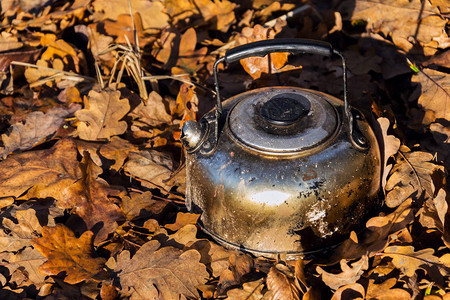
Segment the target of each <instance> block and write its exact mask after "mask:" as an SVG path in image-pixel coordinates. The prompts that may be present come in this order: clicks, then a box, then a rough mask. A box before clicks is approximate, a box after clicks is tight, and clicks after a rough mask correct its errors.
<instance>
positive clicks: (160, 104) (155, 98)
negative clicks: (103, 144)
mask: <svg viewBox="0 0 450 300" xmlns="http://www.w3.org/2000/svg"><path fill="white" fill-rule="evenodd" d="M164 102H165V101H164V100H163V98H162V97H161V96H160V95H159V94H158V93H156V92H155V91H152V92H151V93H150V95H149V96H148V99H146V100H143V101H142V102H141V103H139V105H138V106H137V107H136V108H135V109H133V111H132V112H131V113H130V114H129V115H130V116H131V117H133V118H135V119H137V120H138V121H139V122H142V123H145V124H147V125H150V126H160V125H163V124H170V123H172V116H171V115H170V114H168V113H167V111H166V105H165V103H164Z"/></svg>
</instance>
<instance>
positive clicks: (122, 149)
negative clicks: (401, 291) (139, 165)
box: [97, 136, 137, 172]
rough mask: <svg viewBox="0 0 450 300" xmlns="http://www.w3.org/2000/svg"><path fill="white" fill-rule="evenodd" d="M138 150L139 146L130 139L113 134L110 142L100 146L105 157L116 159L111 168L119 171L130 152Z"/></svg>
mask: <svg viewBox="0 0 450 300" xmlns="http://www.w3.org/2000/svg"><path fill="white" fill-rule="evenodd" d="M136 150H137V147H136V146H134V145H133V144H131V143H130V142H129V141H127V140H124V139H121V138H120V137H118V136H113V137H112V138H111V140H110V141H109V143H107V144H104V145H102V146H101V147H100V154H101V155H102V156H103V157H105V158H107V159H110V160H113V161H114V164H113V165H112V166H111V167H110V169H111V170H114V171H116V172H117V171H119V170H120V168H122V166H123V163H124V162H125V159H126V158H127V156H128V153H130V152H131V151H136ZM97 165H98V164H97Z"/></svg>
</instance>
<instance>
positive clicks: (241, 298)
mask: <svg viewBox="0 0 450 300" xmlns="http://www.w3.org/2000/svg"><path fill="white" fill-rule="evenodd" d="M263 287H264V280H263V278H261V279H259V280H256V281H250V282H246V283H244V284H243V285H242V288H237V289H232V290H229V291H227V296H228V298H227V299H229V300H259V299H263V296H264V295H263V294H262V289H263ZM279 299H291V298H279Z"/></svg>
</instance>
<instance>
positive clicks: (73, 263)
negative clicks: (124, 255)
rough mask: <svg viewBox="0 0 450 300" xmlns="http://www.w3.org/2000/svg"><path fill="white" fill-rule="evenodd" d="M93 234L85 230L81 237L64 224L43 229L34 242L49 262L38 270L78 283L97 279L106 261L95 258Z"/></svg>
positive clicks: (71, 282) (68, 281) (70, 282)
mask: <svg viewBox="0 0 450 300" xmlns="http://www.w3.org/2000/svg"><path fill="white" fill-rule="evenodd" d="M93 235H94V234H93V233H92V231H85V232H84V233H83V234H82V235H81V236H80V237H79V238H76V237H75V234H74V233H73V232H72V231H71V230H70V229H69V228H67V227H66V226H64V225H62V224H58V225H56V227H46V226H45V227H44V228H43V229H42V237H41V238H38V239H35V240H33V246H34V247H35V248H36V249H37V250H39V252H41V253H42V255H44V256H45V257H47V262H45V263H44V264H43V265H42V266H40V267H39V271H40V272H41V273H43V274H46V275H58V274H60V273H63V274H64V275H66V277H65V278H64V281H65V282H67V283H69V284H77V283H79V282H82V281H84V280H87V279H90V278H95V277H96V276H97V275H98V274H99V273H101V272H102V271H103V265H104V263H105V260H104V259H103V258H100V257H97V258H94V250H93V247H92V236H93Z"/></svg>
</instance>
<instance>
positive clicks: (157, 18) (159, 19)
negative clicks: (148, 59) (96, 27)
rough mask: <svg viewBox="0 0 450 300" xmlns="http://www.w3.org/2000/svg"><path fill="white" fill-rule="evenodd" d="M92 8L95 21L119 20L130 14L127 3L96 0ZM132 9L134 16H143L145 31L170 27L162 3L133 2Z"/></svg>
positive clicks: (140, 0)
mask: <svg viewBox="0 0 450 300" xmlns="http://www.w3.org/2000/svg"><path fill="white" fill-rule="evenodd" d="M92 6H93V7H94V10H95V12H96V13H95V14H94V15H93V17H94V20H95V21H101V20H105V19H111V20H117V19H118V17H119V15H124V14H125V15H129V14H130V9H129V7H128V3H127V1H121V0H95V1H93V2H92ZM131 9H132V14H134V13H135V12H138V13H139V14H140V15H141V18H142V25H143V28H144V29H160V28H163V27H166V26H167V25H168V24H167V21H168V20H169V17H168V16H167V15H166V14H165V13H164V5H163V4H162V2H161V1H146V0H134V1H132V2H131ZM149 16H151V17H149Z"/></svg>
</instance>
